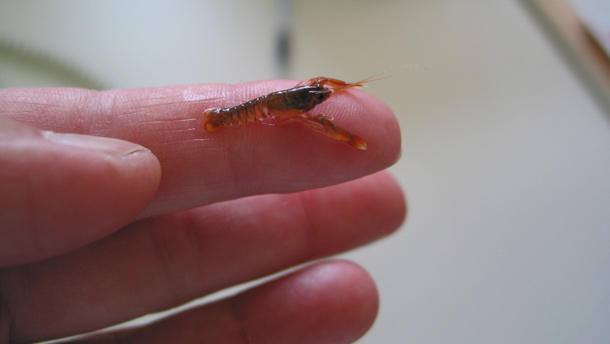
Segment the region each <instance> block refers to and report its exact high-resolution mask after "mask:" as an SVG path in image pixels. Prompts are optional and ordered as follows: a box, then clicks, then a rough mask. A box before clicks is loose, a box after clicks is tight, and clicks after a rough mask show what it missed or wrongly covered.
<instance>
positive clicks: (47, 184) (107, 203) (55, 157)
mask: <svg viewBox="0 0 610 344" xmlns="http://www.w3.org/2000/svg"><path fill="white" fill-rule="evenodd" d="M1 130H2V131H1V132H0V134H5V133H6V134H7V135H6V136H5V139H4V140H2V142H1V144H0V160H1V164H2V166H3V167H4V168H3V171H2V173H0V184H1V185H2V186H3V188H4V190H6V191H8V192H3V193H2V195H0V208H2V209H3V211H2V212H1V213H0V237H1V238H2V240H0V266H9V265H16V264H22V263H26V262H30V261H35V260H39V259H44V258H46V257H49V256H54V255H58V254H61V253H65V252H67V251H69V250H72V249H75V248H78V247H80V246H83V245H86V244H88V243H90V242H92V241H95V240H97V239H100V238H101V237H104V236H106V235H108V234H110V233H112V232H114V231H116V230H117V229H119V228H120V227H121V226H123V225H125V224H127V223H129V222H130V221H132V219H133V218H134V217H135V216H137V215H138V213H140V212H141V211H142V210H143V209H144V208H145V207H146V206H147V205H148V203H149V202H150V200H151V199H152V198H153V196H154V194H155V192H156V189H157V187H158V185H159V181H160V175H161V170H160V164H159V161H158V160H157V158H156V157H155V156H154V155H153V154H152V153H151V152H150V151H149V150H147V149H145V148H144V147H141V146H139V145H136V144H133V143H130V142H127V141H122V140H117V139H108V138H101V137H93V136H86V135H76V134H58V133H52V132H43V131H39V130H38V129H36V128H33V127H30V126H27V125H23V124H20V123H16V122H13V123H11V124H10V125H8V126H3V128H2V129H1ZM6 137H8V139H6Z"/></svg>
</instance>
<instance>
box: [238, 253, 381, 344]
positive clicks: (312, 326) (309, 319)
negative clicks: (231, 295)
mask: <svg viewBox="0 0 610 344" xmlns="http://www.w3.org/2000/svg"><path fill="white" fill-rule="evenodd" d="M235 302H236V305H237V306H236V307H238V312H239V316H240V318H241V320H242V322H243V326H244V330H245V332H246V333H248V335H249V337H250V338H253V339H256V338H259V339H260V340H261V341H265V340H268V339H270V338H275V339H277V340H278V342H283V343H352V342H354V341H355V340H357V339H358V338H360V337H362V336H363V335H364V334H365V333H366V332H367V331H368V330H369V329H370V327H371V326H372V324H373V323H374V321H375V318H376V316H377V312H378V307H379V296H378V292H377V287H376V286H375V283H374V281H373V279H372V278H371V276H370V275H369V274H368V273H367V272H366V271H365V270H364V269H363V268H362V267H360V266H358V265H357V264H355V263H352V262H348V261H342V260H335V261H326V262H322V263H317V264H314V265H312V266H310V267H308V268H306V269H304V270H302V271H298V272H297V273H294V274H292V275H289V276H286V277H284V278H282V279H279V280H277V281H274V282H271V283H269V284H268V285H263V286H261V287H260V288H257V289H255V290H252V291H250V292H248V293H245V294H243V295H242V296H240V297H239V298H238V299H237V300H236V301H235Z"/></svg>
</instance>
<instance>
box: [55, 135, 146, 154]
mask: <svg viewBox="0 0 610 344" xmlns="http://www.w3.org/2000/svg"><path fill="white" fill-rule="evenodd" d="M43 136H44V137H45V138H46V139H48V140H49V141H51V142H54V143H59V144H62V145H67V146H72V147H78V148H81V149H86V150H89V151H91V153H95V152H97V153H102V154H105V155H112V156H115V157H125V156H128V155H131V154H134V153H137V152H150V150H148V149H146V148H144V147H143V146H140V145H138V144H135V143H132V142H129V141H124V140H119V139H113V138H108V137H99V136H89V135H79V134H60V133H55V132H52V131H45V132H43Z"/></svg>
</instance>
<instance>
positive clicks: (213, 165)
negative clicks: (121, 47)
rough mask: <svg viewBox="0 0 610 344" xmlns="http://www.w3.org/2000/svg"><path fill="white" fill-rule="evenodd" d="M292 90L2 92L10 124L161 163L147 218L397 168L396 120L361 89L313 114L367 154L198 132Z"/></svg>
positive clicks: (276, 132)
mask: <svg viewBox="0 0 610 344" xmlns="http://www.w3.org/2000/svg"><path fill="white" fill-rule="evenodd" d="M294 84H295V82H294V81H287V80H283V81H282V80H275V81H273V80H272V81H261V82H252V83H245V84H239V85H221V84H201V85H186V86H171V87H159V88H148V89H128V90H114V91H105V92H94V91H88V90H82V89H56V88H52V89H12V90H11V89H8V90H0V99H3V100H2V101H3V102H4V108H5V109H7V111H6V112H7V113H8V114H7V116H9V117H13V118H18V119H19V120H20V121H25V122H28V123H33V124H35V125H38V126H41V127H42V128H44V129H48V130H54V131H59V132H76V133H81V134H93V135H99V136H108V137H115V138H120V139H123V140H127V141H130V142H136V143H138V144H141V145H142V146H145V147H147V148H149V149H150V150H151V151H152V152H153V153H154V154H155V155H156V156H157V157H158V158H159V159H160V161H161V166H162V169H163V177H162V181H161V185H160V187H159V192H158V193H157V195H156V197H155V199H154V200H153V202H152V203H151V204H150V206H149V207H148V208H147V209H146V211H145V212H144V213H143V214H142V217H146V216H152V215H156V214H163V213H168V212H172V211H177V210H184V209H190V208H193V207H196V206H200V205H204V204H210V203H213V202H217V201H222V200H228V199H234V198H238V197H242V196H248V195H254V194H261V193H279V192H281V193H286V192H294V191H299V190H305V189H310V188H317V187H323V186H328V185H332V184H336V183H340V182H344V181H348V180H351V179H355V178H359V177H362V176H365V175H368V174H371V173H374V172H376V171H378V170H381V169H384V168H386V167H388V166H389V165H391V164H392V163H394V162H395V161H396V159H397V158H398V154H399V151H400V132H399V129H398V124H397V121H396V119H395V117H394V115H393V114H392V112H391V110H390V109H389V108H388V107H387V106H386V105H385V104H383V103H382V102H381V101H380V100H378V99H376V98H375V97H373V96H371V95H368V94H366V93H364V92H362V91H359V90H355V89H353V90H348V91H345V92H341V93H340V94H337V95H333V96H332V97H331V98H330V99H329V100H327V101H326V102H324V103H322V104H320V105H319V106H317V107H316V108H315V109H314V112H315V113H316V114H318V113H321V114H324V115H327V116H332V117H334V118H335V121H334V123H335V124H336V125H339V126H341V127H343V128H346V129H348V130H350V131H352V132H353V133H354V134H357V135H358V136H360V137H362V138H364V139H365V140H366V142H367V144H368V149H367V150H366V151H360V150H357V149H354V148H353V147H351V146H349V145H347V144H345V143H343V142H341V141H336V140H333V139H332V138H329V137H327V136H324V135H321V134H320V133H317V132H314V131H311V130H310V129H308V128H305V127H303V126H300V125H299V124H298V123H294V124H288V125H281V126H270V125H263V124H260V123H256V124H252V123H251V124H247V125H241V126H237V127H225V128H221V129H219V130H217V131H215V132H206V131H204V130H202V129H200V126H201V123H200V117H201V116H202V113H203V111H204V110H206V109H207V108H211V107H224V106H233V105H237V104H239V103H242V102H244V101H247V100H250V99H252V98H255V97H257V96H261V95H264V94H267V93H269V92H272V91H277V90H281V89H286V88H290V87H292V86H293V85H294ZM193 99H195V100H194V101H193ZM198 99H199V100H198ZM0 106H1V104H0Z"/></svg>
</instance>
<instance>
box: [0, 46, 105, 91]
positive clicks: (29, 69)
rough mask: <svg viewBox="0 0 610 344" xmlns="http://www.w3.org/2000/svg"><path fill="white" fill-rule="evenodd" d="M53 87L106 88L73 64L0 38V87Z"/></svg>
mask: <svg viewBox="0 0 610 344" xmlns="http://www.w3.org/2000/svg"><path fill="white" fill-rule="evenodd" d="M54 86H62V87H82V88H89V89H94V90H102V89H105V88H107V87H104V83H103V82H101V81H99V80H97V79H96V78H95V77H93V76H91V75H89V74H87V73H86V72H85V71H83V70H81V69H79V68H78V67H77V66H74V65H72V64H70V63H68V62H66V61H62V60H61V59H59V58H56V57H54V56H51V55H49V54H48V53H45V52H42V51H38V50H36V49H33V48H30V47H27V46H25V45H22V44H19V43H16V42H12V41H10V40H7V39H5V38H3V37H0V88H7V87H54Z"/></svg>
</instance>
